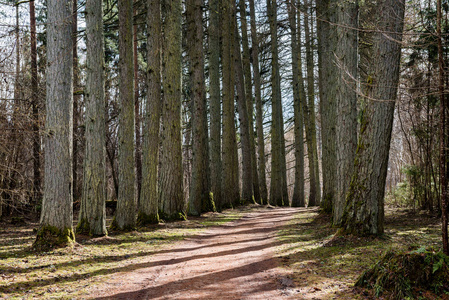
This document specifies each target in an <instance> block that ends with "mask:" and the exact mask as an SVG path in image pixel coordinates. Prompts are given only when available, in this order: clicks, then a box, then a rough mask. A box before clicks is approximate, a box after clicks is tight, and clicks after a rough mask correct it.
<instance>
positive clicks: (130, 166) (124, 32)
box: [111, 0, 136, 230]
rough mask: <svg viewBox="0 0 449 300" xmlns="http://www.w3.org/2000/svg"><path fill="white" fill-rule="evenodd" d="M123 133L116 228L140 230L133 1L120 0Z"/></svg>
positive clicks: (120, 95) (120, 76) (120, 88)
mask: <svg viewBox="0 0 449 300" xmlns="http://www.w3.org/2000/svg"><path fill="white" fill-rule="evenodd" d="M118 13H119V56H120V57H119V97H120V113H119V130H118V139H119V141H118V147H119V150H118V151H119V152H118V173H119V176H118V177H119V180H118V181H119V188H118V197H117V211H116V215H115V217H114V220H113V223H112V225H111V227H112V229H118V230H133V229H134V228H135V227H136V171H135V148H134V144H135V143H134V141H135V130H134V129H135V127H134V126H135V116H134V64H133V56H134V55H133V31H132V28H133V27H132V21H133V1H132V0H119V1H118Z"/></svg>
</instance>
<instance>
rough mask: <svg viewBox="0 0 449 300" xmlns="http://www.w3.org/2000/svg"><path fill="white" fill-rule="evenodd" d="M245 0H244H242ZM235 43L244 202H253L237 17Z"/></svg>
mask: <svg viewBox="0 0 449 300" xmlns="http://www.w3.org/2000/svg"><path fill="white" fill-rule="evenodd" d="M242 1H243V0H242ZM234 22H235V25H234V26H235V27H234V28H235V45H234V63H233V66H234V72H235V87H236V91H237V109H238V112H239V124H240V142H241V144H242V199H241V201H242V203H244V204H249V203H253V202H254V199H253V174H252V170H253V168H252V155H251V142H250V134H249V130H250V125H249V123H250V122H249V117H248V107H247V101H246V94H245V82H244V77H243V64H242V57H241V54H240V52H241V51H240V41H239V39H240V38H239V34H238V29H237V20H236V19H235V21H234Z"/></svg>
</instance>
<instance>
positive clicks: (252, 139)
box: [239, 0, 262, 204]
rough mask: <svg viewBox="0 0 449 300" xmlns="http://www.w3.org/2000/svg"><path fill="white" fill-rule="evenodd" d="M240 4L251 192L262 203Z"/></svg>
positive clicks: (244, 21) (243, 13) (243, 15)
mask: <svg viewBox="0 0 449 300" xmlns="http://www.w3.org/2000/svg"><path fill="white" fill-rule="evenodd" d="M239 5H240V22H241V30H242V49H243V51H242V64H243V73H244V80H245V98H246V103H247V104H246V107H247V110H248V118H249V119H248V120H249V142H250V149H251V168H252V179H253V194H254V200H255V201H256V203H259V204H262V202H261V198H260V187H259V173H258V172H257V157H256V145H255V137H254V97H253V88H252V84H251V79H252V78H251V63H250V51H249V43H248V22H247V19H246V4H245V1H244V0H242V1H240V2H239Z"/></svg>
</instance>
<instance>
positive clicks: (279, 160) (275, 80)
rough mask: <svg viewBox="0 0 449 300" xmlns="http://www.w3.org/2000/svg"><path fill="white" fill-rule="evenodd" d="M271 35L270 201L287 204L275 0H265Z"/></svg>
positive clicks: (275, 203) (276, 203)
mask: <svg viewBox="0 0 449 300" xmlns="http://www.w3.org/2000/svg"><path fill="white" fill-rule="evenodd" d="M267 12H268V20H269V22H270V35H271V45H270V46H271V110H272V117H271V118H272V121H271V184H270V203H271V204H274V205H280V206H282V205H289V200H288V193H286V190H287V174H286V165H285V140H284V122H283V115H282V99H281V87H280V83H281V79H280V71H279V49H278V35H277V31H278V29H277V28H278V26H277V2H276V0H268V1H267Z"/></svg>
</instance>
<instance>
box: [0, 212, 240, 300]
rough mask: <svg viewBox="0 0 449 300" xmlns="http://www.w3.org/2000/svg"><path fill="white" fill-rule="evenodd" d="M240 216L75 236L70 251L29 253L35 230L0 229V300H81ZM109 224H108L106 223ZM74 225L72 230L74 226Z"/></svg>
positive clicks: (227, 214)
mask: <svg viewBox="0 0 449 300" xmlns="http://www.w3.org/2000/svg"><path fill="white" fill-rule="evenodd" d="M241 214H242V210H227V211H225V212H224V213H220V214H217V213H208V214H205V215H204V216H202V217H199V218H191V219H190V220H189V221H184V222H174V223H162V224H159V225H156V226H151V227H145V228H140V229H139V231H133V232H129V233H121V234H117V233H114V232H111V233H110V236H106V237H101V238H90V237H89V236H83V235H77V244H76V245H75V246H74V247H73V248H65V249H56V250H54V251H50V252H45V253H37V252H34V251H32V249H31V246H32V243H33V242H34V238H35V236H34V233H33V228H36V227H37V226H38V225H37V224H28V225H23V226H11V227H8V226H9V225H8V224H2V225H3V226H0V227H2V228H3V229H0V299H4V298H16V297H20V298H22V297H29V298H33V299H36V298H49V297H56V298H58V297H67V295H70V297H71V298H72V297H74V298H79V297H81V298H83V297H85V296H86V295H89V292H88V288H89V287H91V286H93V285H95V284H97V283H101V282H104V281H105V280H107V279H108V278H110V277H111V276H113V275H114V274H116V273H118V272H123V271H124V272H126V271H132V270H135V269H137V268H139V265H140V264H141V263H142V261H144V260H145V258H146V257H148V256H151V255H153V254H154V253H157V252H158V249H160V248H161V246H163V245H167V244H169V243H171V242H174V241H178V240H182V239H184V238H187V237H189V236H193V235H195V234H198V233H199V232H200V230H202V229H203V228H205V227H210V226H217V225H220V224H224V223H226V222H230V221H233V220H235V219H238V218H239V217H240V216H241ZM108 221H109V222H110V220H108ZM75 225H76V224H75Z"/></svg>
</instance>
